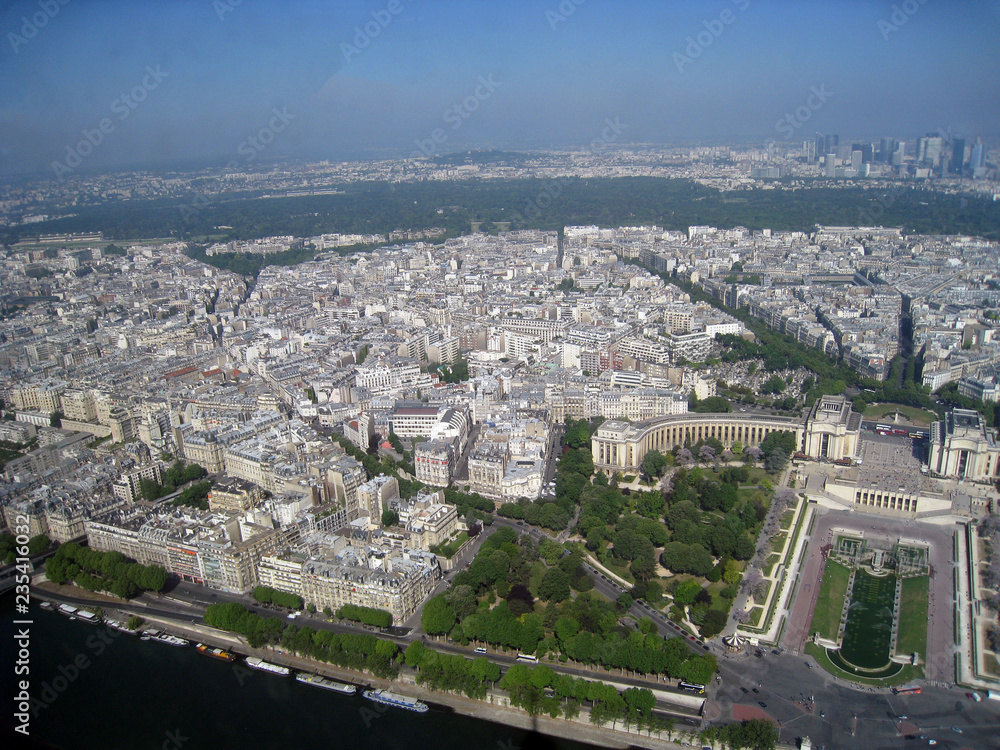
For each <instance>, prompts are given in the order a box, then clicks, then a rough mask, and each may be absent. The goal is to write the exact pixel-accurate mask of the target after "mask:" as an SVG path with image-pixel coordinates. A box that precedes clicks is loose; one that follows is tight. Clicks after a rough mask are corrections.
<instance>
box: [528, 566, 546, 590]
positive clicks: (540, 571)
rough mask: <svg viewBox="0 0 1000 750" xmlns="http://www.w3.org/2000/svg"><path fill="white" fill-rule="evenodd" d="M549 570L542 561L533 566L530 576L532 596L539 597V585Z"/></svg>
mask: <svg viewBox="0 0 1000 750" xmlns="http://www.w3.org/2000/svg"><path fill="white" fill-rule="evenodd" d="M547 570H548V567H546V565H545V563H543V562H542V561H541V560H536V561H535V563H534V565H532V566H531V574H530V575H529V576H528V591H530V592H531V594H532V596H535V597H537V596H538V584H540V583H541V582H542V578H543V577H544V576H545V571H547Z"/></svg>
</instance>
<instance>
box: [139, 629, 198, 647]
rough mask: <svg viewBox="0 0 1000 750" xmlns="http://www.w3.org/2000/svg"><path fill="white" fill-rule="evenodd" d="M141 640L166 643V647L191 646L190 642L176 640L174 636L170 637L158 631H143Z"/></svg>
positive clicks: (180, 639)
mask: <svg viewBox="0 0 1000 750" xmlns="http://www.w3.org/2000/svg"><path fill="white" fill-rule="evenodd" d="M141 638H142V640H144V641H159V642H160V643H166V644H167V645H168V646H188V645H190V644H191V641H186V640H184V639H183V638H178V637H177V636H176V635H170V633H164V632H162V631H159V630H145V631H143V633H142V636H141Z"/></svg>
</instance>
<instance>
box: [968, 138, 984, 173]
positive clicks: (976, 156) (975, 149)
mask: <svg viewBox="0 0 1000 750" xmlns="http://www.w3.org/2000/svg"><path fill="white" fill-rule="evenodd" d="M982 166H985V162H984V161H983V141H982V139H981V138H976V142H975V143H974V144H972V155H971V156H970V157H969V168H970V169H972V170H973V171H975V170H977V169H979V168H980V167H982Z"/></svg>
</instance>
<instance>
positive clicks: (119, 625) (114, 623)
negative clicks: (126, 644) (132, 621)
mask: <svg viewBox="0 0 1000 750" xmlns="http://www.w3.org/2000/svg"><path fill="white" fill-rule="evenodd" d="M104 624H105V625H107V626H108V627H109V628H114V629H115V630H120V631H122V632H123V633H131V634H132V635H138V634H139V631H138V630H131V629H129V627H128V626H127V625H126V624H125V623H124V622H122V621H121V620H112V619H110V618H107V619H105V620H104Z"/></svg>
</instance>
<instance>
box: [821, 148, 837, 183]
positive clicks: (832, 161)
mask: <svg viewBox="0 0 1000 750" xmlns="http://www.w3.org/2000/svg"><path fill="white" fill-rule="evenodd" d="M824 166H825V167H826V176H827V177H836V176H837V155H836V154H834V153H829V152H828V153H827V155H826V162H825V164H824Z"/></svg>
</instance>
